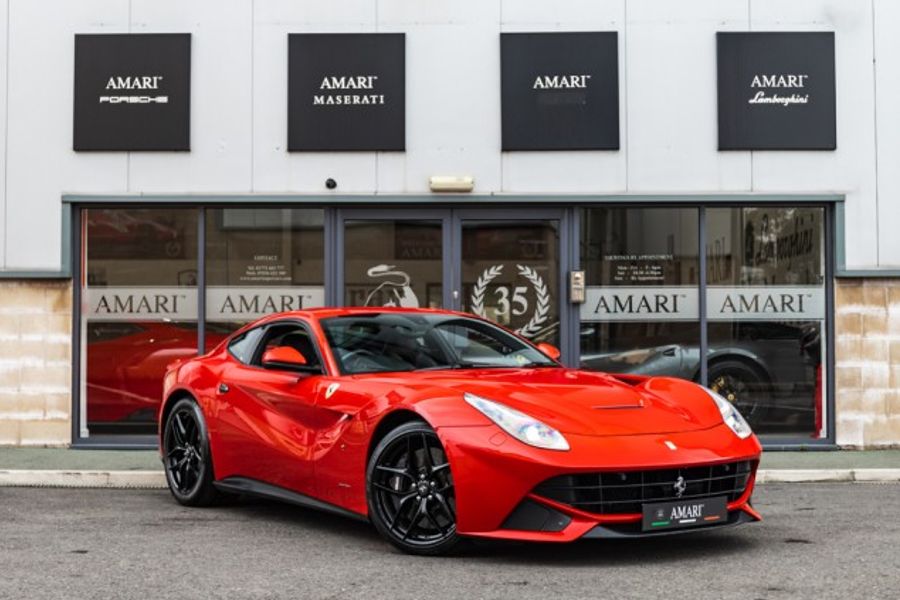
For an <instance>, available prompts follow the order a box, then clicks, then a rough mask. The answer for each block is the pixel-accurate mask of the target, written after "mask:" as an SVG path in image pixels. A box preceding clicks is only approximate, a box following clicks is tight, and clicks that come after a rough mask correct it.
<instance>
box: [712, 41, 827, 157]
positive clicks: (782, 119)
mask: <svg viewBox="0 0 900 600" xmlns="http://www.w3.org/2000/svg"><path fill="white" fill-rule="evenodd" d="M716 42H717V46H718V92H719V150H834V149H835V147H836V139H835V137H836V136H835V83H834V81H835V79H834V33H832V32H784V33H782V32H778V33H772V32H767V33H722V32H720V33H718V34H717V37H716Z"/></svg>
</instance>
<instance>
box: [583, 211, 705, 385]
mask: <svg viewBox="0 0 900 600" xmlns="http://www.w3.org/2000/svg"><path fill="white" fill-rule="evenodd" d="M698 220H699V214H698V210H697V209H695V208H595V209H586V210H585V211H584V212H583V213H582V218H581V265H582V268H583V269H584V270H585V276H586V283H587V298H586V300H587V301H586V302H585V303H584V304H582V305H581V315H580V316H581V330H580V346H581V366H582V367H583V368H587V369H595V370H600V371H611V372H619V373H634V374H642V375H643V374H648V375H670V376H674V377H683V378H685V379H694V380H697V379H698V378H699V373H700V325H699V308H698V306H699V303H698V294H699V292H698V285H699V260H698V255H699V253H698V246H699V236H698V227H699V225H698Z"/></svg>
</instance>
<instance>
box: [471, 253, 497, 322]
mask: <svg viewBox="0 0 900 600" xmlns="http://www.w3.org/2000/svg"><path fill="white" fill-rule="evenodd" d="M501 273H503V265H494V266H492V267H488V268H487V269H485V270H484V272H483V273H482V274H481V275H479V276H478V279H476V280H475V287H474V288H472V307H471V308H472V313H473V314H476V315H478V316H479V317H482V318H485V319H486V318H487V315H486V314H485V313H484V293H485V292H486V291H487V286H488V284H489V283H490V282H491V281H493V280H494V279H496V278H497V277H499V276H500V274H501Z"/></svg>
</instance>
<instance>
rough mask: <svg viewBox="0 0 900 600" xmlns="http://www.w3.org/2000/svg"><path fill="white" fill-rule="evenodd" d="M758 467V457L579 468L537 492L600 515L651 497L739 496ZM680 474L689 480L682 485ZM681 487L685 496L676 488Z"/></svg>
mask: <svg viewBox="0 0 900 600" xmlns="http://www.w3.org/2000/svg"><path fill="white" fill-rule="evenodd" d="M752 472H753V462H752V461H749V460H744V461H740V462H732V463H725V464H720V465H709V466H705V467H685V468H680V469H655V470H652V471H604V472H598V473H577V474H574V475H559V476H557V477H553V478H551V479H548V480H546V481H544V482H543V483H541V484H540V485H538V486H537V487H536V488H535V489H534V493H535V494H537V495H539V496H543V497H544V498H548V499H550V500H555V501H557V502H561V503H563V504H568V505H570V506H572V507H573V508H577V509H579V510H583V511H585V512H590V513H595V514H599V515H617V514H628V513H639V512H641V505H642V504H644V503H646V502H665V501H667V500H679V499H680V500H689V499H692V498H705V497H710V496H723V495H724V496H727V497H728V501H729V502H733V501H735V500H737V499H738V498H740V497H741V494H743V493H744V490H745V489H746V488H747V481H748V480H749V478H750V474H751V473H752ZM679 478H683V480H684V485H683V486H682V485H680V484H679V485H678V486H676V483H678V482H679ZM681 487H683V491H682V493H681V496H680V497H679V496H678V492H677V489H676V488H681Z"/></svg>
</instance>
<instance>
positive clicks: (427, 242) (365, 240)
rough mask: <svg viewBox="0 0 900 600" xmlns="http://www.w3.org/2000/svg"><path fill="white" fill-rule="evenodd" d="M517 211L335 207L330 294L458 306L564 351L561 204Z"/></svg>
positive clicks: (361, 301) (355, 301)
mask: <svg viewBox="0 0 900 600" xmlns="http://www.w3.org/2000/svg"><path fill="white" fill-rule="evenodd" d="M517 212H520V211H517V210H499V209H498V210H490V209H448V210H396V211H386V210H368V209H344V210H341V211H340V214H339V217H338V219H339V237H338V246H339V250H340V255H339V256H340V257H339V260H338V263H339V265H338V274H337V277H336V278H335V280H336V281H337V282H338V289H337V295H336V298H337V299H338V302H337V303H338V304H343V305H346V306H402V307H409V308H417V307H421V308H448V309H453V310H461V311H464V312H469V313H473V314H476V315H479V316H481V317H484V318H487V319H490V320H492V321H495V322H497V323H499V324H501V325H503V326H504V327H507V328H509V329H511V330H513V331H516V332H517V333H519V334H520V335H522V336H524V337H526V338H528V339H529V340H531V341H533V342H535V343H538V342H549V343H551V344H554V345H556V346H559V347H560V348H561V349H562V350H563V352H564V358H567V357H569V356H571V354H570V353H569V352H567V351H566V347H565V344H566V342H567V340H568V337H569V336H568V335H567V334H566V327H567V326H568V323H569V322H570V321H569V320H568V319H567V318H566V317H567V315H566V311H565V309H564V305H563V304H562V301H561V299H562V298H563V297H564V295H563V287H562V283H563V281H564V279H565V277H563V274H564V273H566V271H567V269H568V268H569V267H568V261H567V259H566V253H565V252H562V251H561V249H562V248H566V247H567V246H566V245H565V244H566V240H564V239H563V238H564V237H565V218H564V213H563V211H562V210H550V209H548V210H540V209H537V210H534V209H532V210H529V211H528V214H527V215H524V216H523V215H520V214H517Z"/></svg>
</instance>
